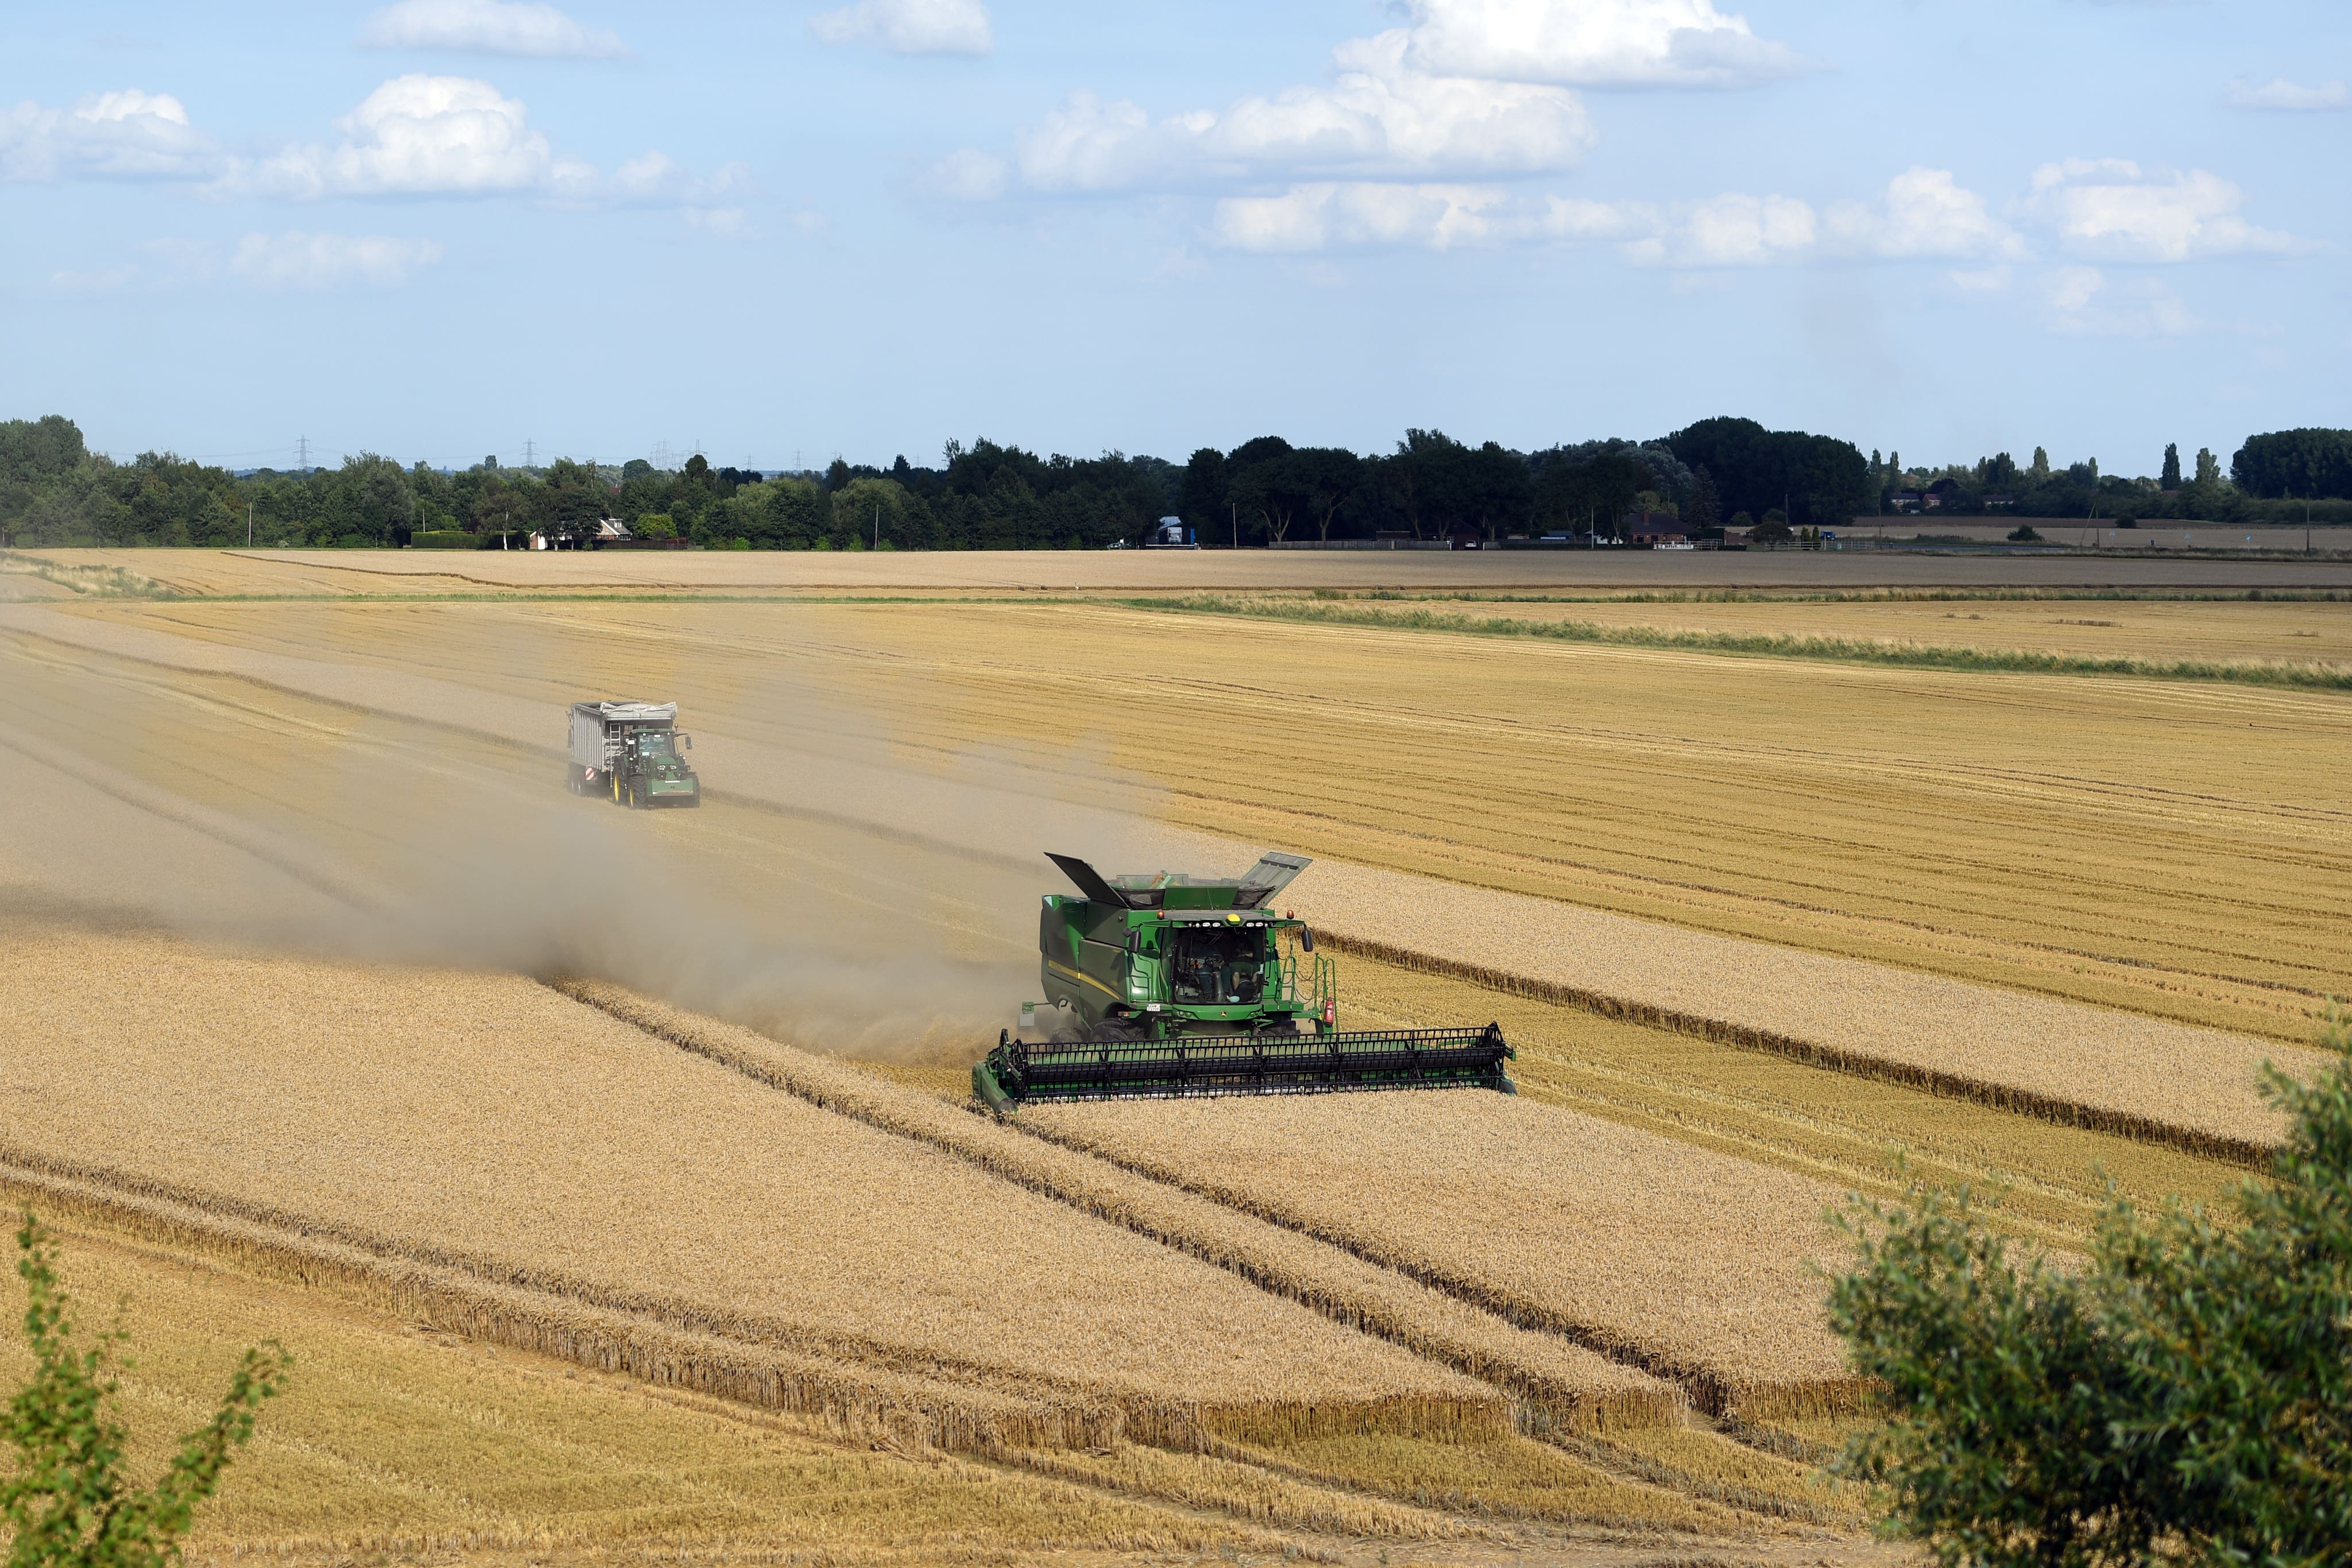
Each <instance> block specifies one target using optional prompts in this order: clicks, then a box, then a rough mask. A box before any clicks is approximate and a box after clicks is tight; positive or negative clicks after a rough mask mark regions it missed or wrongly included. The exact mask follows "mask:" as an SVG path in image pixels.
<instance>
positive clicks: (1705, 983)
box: [1297, 865, 2322, 1162]
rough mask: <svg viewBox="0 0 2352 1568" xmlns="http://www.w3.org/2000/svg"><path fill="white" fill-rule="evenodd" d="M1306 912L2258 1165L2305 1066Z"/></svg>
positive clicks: (1532, 976)
mask: <svg viewBox="0 0 2352 1568" xmlns="http://www.w3.org/2000/svg"><path fill="white" fill-rule="evenodd" d="M1319 869H1320V870H1321V871H1322V873H1323V874H1321V875H1319V876H1318V877H1317V878H1316V880H1315V881H1314V882H1313V883H1305V882H1302V883H1300V884H1299V888H1298V893H1297V904H1298V906H1299V908H1300V909H1301V910H1302V912H1304V913H1305V914H1306V915H1307V916H1308V917H1309V918H1310V919H1312V920H1313V921H1315V922H1316V924H1317V925H1318V926H1323V927H1326V928H1328V929H1329V930H1331V931H1332V932H1333V933H1335V934H1336V935H1337V936H1339V946H1342V947H1343V948H1346V949H1349V950H1353V951H1358V952H1361V953H1364V954H1366V955H1368V956H1375V957H1381V958H1386V959H1389V960H1391V961H1393V962H1396V963H1400V964H1402V965H1404V966H1405V967H1425V968H1429V969H1432V970H1433V971H1434V972H1437V973H1441V974H1451V975H1454V976H1458V977H1464V978H1468V979H1473V980H1475V981H1478V982H1480V983H1482V984H1486V985H1489V986H1492V987H1494V988H1498V989H1502V990H1506V991H1515V992H1518V993H1520V994H1523V995H1527V996H1532V997H1538V998H1547V999H1551V1000H1559V1001H1565V1002H1569V1003H1571V1004H1573V1005H1577V1006H1580V1007H1585V1008H1589V1009H1592V1010H1594V1011H1598V1012H1601V1013H1604V1014H1606V1015H1608V1016H1611V1017H1617V1018H1624V1019H1633V1020H1635V1021H1637V1022H1643V1023H1654V1024H1661V1025H1664V1026H1665V1027H1667V1028H1671V1029H1677V1030H1688V1031H1690V1032H1692V1033H1696V1034H1699V1035H1703V1036H1705V1037H1707V1038H1710V1039H1715V1040H1725V1041H1727V1042H1730V1043H1734V1044H1739V1045H1748V1046H1753V1047H1755V1048H1758V1049H1760V1050H1766V1051H1775V1052H1777V1053H1780V1054H1782V1055H1786V1056H1791V1057H1794V1058H1796V1059H1797V1060H1800V1061H1811V1062H1814V1063H1817V1064H1819V1065H1822V1066H1826V1067H1833V1068H1836V1069H1838V1070H1840V1071H1849V1072H1858V1073H1862V1074H1864V1075H1865V1076H1872V1077H1880V1078H1885V1079H1887V1080H1889V1081H1891V1082H1904V1083H1912V1084H1916V1085H1918V1086H1921V1087H1924V1088H1929V1089H1933V1090H1936V1091H1937V1092H1947V1093H1958V1094H1963V1095H1966V1096H1968V1097H1969V1098H1971V1099H1977V1100H1981V1101H1984V1102H1987V1103H1992V1104H1996V1105H2000V1106H2002V1107H2004V1108H2007V1109H2012V1110H2018V1111H2023V1112H2026V1113H2029V1114H2033V1115H2038V1116H2043V1117H2047V1118H2050V1119H2053V1120H2058V1121H2063V1122H2067V1123H2070V1124H2074V1125H2078V1126H2084V1127H2093V1128H2099V1129H2103V1130H2107V1131H2114V1132H2121V1133H2125V1134H2130V1135H2133V1136H2139V1137H2147V1138H2150V1139H2154V1140H2158V1141H2163V1142H2170V1143H2176V1144H2178V1145H2179V1146H2181V1147H2184V1148H2188V1149H2190V1150H2194V1151H2197V1152H2200V1153H2211V1154H2216V1155H2222V1156H2224V1157H2227V1158H2233V1159H2239V1160H2243V1161H2248V1162H2256V1161H2259V1160H2261V1159H2263V1157H2264V1155H2265V1152H2266V1150H2267V1149H2268V1147H2269V1146H2270V1145H2273V1144H2275V1143H2276V1142H2277V1140H2278V1138H2279V1137H2280V1135H2281V1134H2282V1133H2283V1132H2284V1126H2285V1123H2284V1118H2283V1117H2282V1116H2281V1115H2280V1114H2279V1113H2278V1112H2277V1111H2276V1110H2275V1109H2274V1108H2273V1106H2272V1105H2271V1104H2270V1103H2269V1102H2268V1101H2267V1100H2265V1099H2264V1097H2263V1076H2262V1071H2263V1064H2264V1063H2265V1062H2271V1063H2274V1064H2276V1065H2278V1066H2280V1067H2282V1068H2284V1069H2285V1070H2287V1071H2295V1072H2298V1073H2301V1074H2305V1075H2309V1074H2311V1073H2313V1072H2315V1071H2317V1070H2318V1069H2319V1067H2320V1065H2321V1061H2322V1059H2321V1058H2320V1056H2319V1054H2318V1053H2317V1052H2316V1051H2308V1050H2298V1049H2296V1048H2294V1047H2292V1046H2284V1045H2281V1044H2278V1043H2276V1042H2274V1041H2268V1040H2255V1039H2252V1038H2251V1037H2248V1036H2245V1035H2239V1034H2231V1033H2226V1032H2224V1031H2221V1030H2210V1029H2198V1028H2194V1027H2191V1026H2189V1025H2185V1024H2179V1023H2174V1022H2171V1021H2168V1020H2167V1019H2152V1018H2146V1017H2138V1016H2134V1015H2131V1014H2127V1013H2116V1012H2111V1011H2107V1010H2105V1009H2095V1008H2088V1007H2084V1006H2083V1005H2081V1004H2080V1003H2076V1002H2068V1001H2062V1000H2059V999H2057V998H2051V997H2038V996H2032V995H2029V994H2024V993H2021V992H2017V991H2008V990H2001V989H1998V988H1993V987H1990V986H1982V985H1971V984H1969V983H1966V982H1962V981H1957V980H1951V979H1947V978H1945V977H1941V976H1937V975H1922V974H1918V973H1916V972H1914V971H1909V970H1904V969H1896V968H1893V967H1886V966H1883V965H1870V964H1856V963H1854V962H1853V961H1851V960H1849V959H1843V958H1836V957H1832V956H1826V955H1822V954H1816V953H1801V952H1796V951H1792V950H1789V949H1785V948H1783V949H1774V948H1769V947H1765V946H1759V945H1758V944H1756V943H1752V942H1746V941H1740V940H1736V939H1732V938H1727V937H1722V936H1710V935H1707V934H1706V933H1702V932H1696V931H1677V930H1674V929H1671V928H1661V927H1658V926H1656V925H1648V924H1645V923H1642V922H1637V921H1633V920H1629V919H1626V918H1624V917H1623V916H1621V915H1608V914H1604V913H1601V912H1600V911H1596V910H1588V909H1578V908H1575V907H1573V906H1571V905H1568V904H1557V903H1553V902H1551V901H1549V900H1547V899H1538V898H1528V897H1526V896H1523V895H1521V894H1508V893H1496V892H1493V891H1490V890H1487V889H1483V888H1460V889H1456V890H1454V891H1453V892H1452V893H1451V894H1449V895H1448V897H1447V904H1448V908H1447V913H1446V917H1445V919H1444V920H1443V921H1433V920H1431V919H1429V918H1428V916H1427V915H1426V913H1425V908H1424V905H1423V902H1422V897H1421V894H1422V887H1423V883H1420V881H1419V880H1418V879H1415V878H1412V877H1406V876H1401V875H1399V874H1397V873H1393V872H1384V871H1377V870H1372V869H1370V868H1367V867H1361V866H1346V865H1342V866H1332V867H1326V868H1319Z"/></svg>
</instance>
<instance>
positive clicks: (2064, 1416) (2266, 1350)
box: [1830, 1009, 2352, 1568]
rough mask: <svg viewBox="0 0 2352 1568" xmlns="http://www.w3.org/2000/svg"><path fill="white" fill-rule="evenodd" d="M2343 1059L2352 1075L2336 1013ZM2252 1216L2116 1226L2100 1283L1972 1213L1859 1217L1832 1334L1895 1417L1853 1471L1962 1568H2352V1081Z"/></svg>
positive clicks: (2306, 1117)
mask: <svg viewBox="0 0 2352 1568" xmlns="http://www.w3.org/2000/svg"><path fill="white" fill-rule="evenodd" d="M2326 1043H2327V1044H2328V1045H2330V1046H2332V1047H2333V1048H2334V1049H2336V1051H2352V1019H2347V1018H2346V1016H2345V1015H2344V1014H2343V1013H2342V1012H2341V1011H2340V1010H2337V1009H2331V1011H2330V1015H2329V1024H2328V1028H2327V1032H2326ZM2270 1092H2271V1094H2272V1095H2273V1097H2274V1098H2275V1099H2276V1100H2277V1101H2278V1103H2281V1104H2282V1105H2283V1106H2284V1107H2285V1108H2286V1109H2287V1110H2288V1111H2289V1112H2290V1113H2292V1114H2293V1117H2294V1125H2293V1129H2292V1131H2291V1133H2290V1134H2289V1136H2288V1139H2287V1143H2286V1145H2285V1147H2284V1148H2283V1149H2282V1150H2281V1151H2280V1152H2279V1154H2278V1155H2277V1157H2276V1159H2275V1160H2274V1162H2273V1166H2272V1172H2271V1177H2270V1179H2269V1180H2268V1181H2266V1182H2254V1181H2250V1182H2248V1183H2247V1184H2245V1186H2242V1188H2240V1189H2239V1191H2238V1193H2237V1194H2236V1196H2235V1198H2234V1207H2235V1209H2236V1214H2235V1215H2234V1216H2233V1217H2231V1219H2228V1220H2223V1219H2217V1218H2212V1217H2210V1216H2209V1215H2208V1214H2207V1213H2206V1212H2205V1211H2204V1209H2203V1208H2202V1207H2181V1206H2179V1204H2177V1203H2176V1204H2174V1205H2173V1206H2171V1207H2168V1208H2167V1209H2166V1210H2165V1211H2164V1212H2163V1213H2162V1214H2159V1215H2155V1216H2146V1215H2142V1214H2140V1213H2139V1212H2137V1210H2135V1209H2134V1208H2133V1207H2131V1206H2130V1205H2129V1204H2127V1203H2124V1202H2122V1201H2120V1200H2118V1201H2116V1202H2114V1203H2112V1204H2111V1205H2110V1206H2109V1208H2108V1210H2107V1213H2106V1215H2105V1219H2104V1220H2103V1222H2102V1224H2101V1227H2100V1229H2099V1233H2098V1237H2097V1239H2096V1240H2095V1243H2094V1244H2093V1246H2092V1249H2091V1256H2090V1259H2089V1260H2088V1262H2087V1263H2086V1264H2084V1265H2083V1266H2082V1267H2081V1268H2080V1269H2061V1268H2058V1267H2055V1266H2053V1264H2051V1263H2050V1262H2049V1261H2048V1260H2046V1259H2043V1258H2041V1257H2039V1256H2035V1257H2031V1258H2028V1259H2026V1260H2023V1261H2022V1262H2012V1260H2011V1258H2010V1256H2009V1253H2008V1249H2007V1246H2006V1243H2005V1242H2004V1240H2003V1239H2002V1238H2001V1237H2000V1235H1998V1234H1997V1233H1995V1232H1994V1231H1992V1230H1990V1228H1987V1227H1986V1226H1985V1225H1984V1224H1983V1222H1982V1221H1981V1219H1980V1218H1979V1209H1978V1208H1977V1207H1976V1206H1975V1204H1974V1203H1973V1201H1972V1200H1971V1197H1970V1196H1969V1193H1968V1192H1967V1191H1966V1190H1965V1189H1963V1190H1962V1191H1961V1192H1960V1193H1958V1195H1956V1196H1945V1195H1941V1194H1937V1193H1933V1192H1929V1193H1925V1194H1923V1195H1921V1196H1918V1197H1916V1198H1915V1199H1914V1200H1913V1201H1912V1202H1910V1203H1908V1204H1906V1205H1902V1206H1895V1207H1890V1206H1885V1205H1880V1204H1875V1203H1866V1202H1863V1201H1861V1200H1856V1203H1855V1207H1854V1208H1853V1210H1852V1211H1851V1212H1850V1213H1849V1214H1848V1215H1847V1216H1846V1218H1845V1223H1846V1225H1847V1227H1848V1228H1849V1229H1850V1230H1851V1231H1852V1232H1853V1234H1854V1235H1855V1237H1856V1239H1857V1240H1858V1241H1859V1243H1860V1245H1861V1254H1860V1260H1859V1267H1857V1268H1856V1270H1854V1271H1853V1273H1851V1274H1849V1275H1847V1276H1845V1277H1844V1278H1843V1279H1840V1280H1839V1281H1836V1282H1835V1284H1834V1285H1833V1286H1832V1291H1831V1297H1830V1314H1831V1317H1832V1321H1833V1322H1835V1324H1836V1326H1837V1328H1838V1330H1839V1332H1840V1333H1843V1334H1844V1335H1845V1337H1846V1338H1847V1340H1848V1341H1849V1342H1850V1343H1851V1344H1852V1347H1853V1360H1854V1364H1855V1367H1856V1369H1857V1370H1859V1371H1861V1372H1863V1373H1865V1374H1867V1375H1870V1376H1872V1377H1874V1378H1876V1379H1878V1380H1879V1381H1880V1382H1881V1383H1882V1384H1884V1385H1885V1390H1886V1394H1885V1399H1886V1406H1887V1411H1888V1416H1889V1419H1888V1420H1887V1421H1886V1422H1885V1424H1884V1425H1883V1426H1881V1427H1878V1428H1876V1429H1875V1430H1874V1431H1872V1432H1870V1433H1867V1434H1865V1435H1864V1437H1860V1438H1858V1439H1857V1440H1856V1441H1855V1443H1854V1445H1853V1448H1852V1449H1851V1450H1850V1451H1849V1453H1848V1454H1847V1456H1846V1458H1845V1459H1844V1461H1843V1465H1844V1468H1845V1469H1847V1470H1848V1471H1849V1472H1850V1473H1853V1474H1856V1475H1859V1476H1863V1477H1865V1478H1867V1479H1870V1480H1872V1481H1874V1482H1876V1483H1878V1484H1879V1485H1881V1486H1884V1487H1885V1488H1886V1489H1887V1490H1888V1491H1889V1493H1890V1495H1891V1497H1892V1499H1893V1502H1894V1511H1895V1523H1896V1525H1897V1527H1898V1528H1899V1529H1900V1530H1901V1531H1904V1532H1906V1533H1907V1534H1910V1535H1913V1536H1916V1537H1918V1538H1920V1539H1923V1540H1926V1541H1927V1542H1930V1543H1931V1545H1932V1547H1933V1550H1934V1551H1935V1552H1936V1555H1937V1558H1938V1559H1939V1560H1940V1561H1942V1562H1943V1563H1949V1564H1959V1563H1969V1564H1986V1565H1992V1568H2010V1565H2012V1564H2013V1565H2016V1568H2026V1565H2028V1564H2032V1565H2036V1568H2045V1565H2046V1568H2074V1565H2076V1564H2082V1565H2084V1568H2088V1565H2091V1564H2142V1563H2149V1564H2152V1563H2214V1564H2221V1563H2231V1564H2248V1565H2253V1564H2261V1565H2264V1568H2271V1565H2276V1568H2290V1565H2293V1568H2302V1565H2306V1564H2308V1565H2313V1568H2316V1565H2317V1564H2320V1563H2345V1562H2352V1057H2347V1060H2346V1061H2341V1062H2339V1063H2337V1064H2336V1066H2335V1067H2334V1068H2333V1069H2332V1070H2330V1071H2328V1072H2327V1073H2326V1075H2325V1076H2324V1077H2323V1078H2322V1079H2321V1080H2320V1081H2319V1082H2316V1083H2314V1084H2312V1085H2311V1086H2309V1087H2305V1086H2304V1085H2302V1084H2300V1083H2297V1082H2294V1081H2292V1080H2290V1079H2287V1078H2285V1077H2284V1076H2282V1075H2280V1074H2277V1073H2273V1074H2272V1075H2271V1086H2270Z"/></svg>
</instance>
